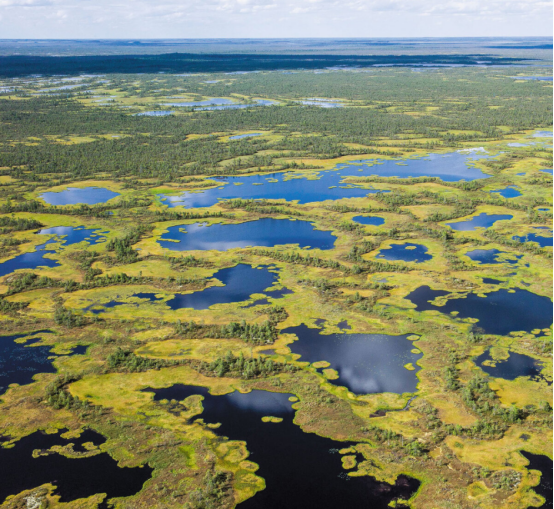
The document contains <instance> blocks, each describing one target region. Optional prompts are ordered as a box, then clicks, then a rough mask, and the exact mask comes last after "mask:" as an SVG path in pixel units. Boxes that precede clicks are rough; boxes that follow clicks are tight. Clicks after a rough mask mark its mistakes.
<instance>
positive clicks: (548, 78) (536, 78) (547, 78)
mask: <svg viewBox="0 0 554 509" xmlns="http://www.w3.org/2000/svg"><path fill="white" fill-rule="evenodd" d="M512 78H513V79H515V80H532V81H552V76H512Z"/></svg>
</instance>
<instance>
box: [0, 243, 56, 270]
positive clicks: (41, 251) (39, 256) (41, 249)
mask: <svg viewBox="0 0 554 509" xmlns="http://www.w3.org/2000/svg"><path fill="white" fill-rule="evenodd" d="M53 242H54V241H53V240H49V241H48V242H46V243H44V244H40V245H39V246H37V247H36V248H35V250H34V251H33V252H31V253H23V254H20V255H18V256H16V257H15V258H12V259H10V260H6V261H5V262H3V263H0V277H1V276H5V275H6V274H11V273H12V272H14V271H15V270H18V269H36V268H38V267H57V266H58V265H60V262H58V261H57V260H52V259H51V258H44V256H45V255H47V254H52V253H55V251H54V250H53V249H48V244H52V243H53Z"/></svg>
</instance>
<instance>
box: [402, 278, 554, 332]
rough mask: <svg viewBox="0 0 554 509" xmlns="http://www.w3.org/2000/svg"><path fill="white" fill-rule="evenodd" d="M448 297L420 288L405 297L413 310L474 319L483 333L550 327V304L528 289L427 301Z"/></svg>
mask: <svg viewBox="0 0 554 509" xmlns="http://www.w3.org/2000/svg"><path fill="white" fill-rule="evenodd" d="M449 294H450V292H447V291H444V290H432V289H431V288H429V287H428V286H420V287H419V288H417V289H416V290H414V291H413V292H412V293H410V294H409V295H407V296H406V297H405V298H406V299H408V300H409V301H411V302H412V303H414V304H415V305H416V311H430V310H434V311H439V312H441V313H448V314H449V313H452V312H453V311H457V312H458V314H457V315H456V318H477V319H478V320H479V321H478V322H477V324H476V325H477V326H478V327H480V328H481V329H483V330H484V332H485V333H486V334H499V335H506V334H509V333H510V332H512V331H525V332H531V331H532V330H533V329H547V328H548V327H550V325H552V301H551V300H550V299H549V298H548V297H543V296H541V295H537V294H535V293H531V292H529V291H527V290H521V289H519V288H517V289H515V290H513V291H508V290H505V289H501V290H497V291H495V292H491V293H487V294H486V295H487V296H486V297H485V298H483V297H479V296H477V295H476V294H474V293H469V294H468V295H467V297H465V298H457V299H448V300H447V301H446V304H445V305H444V306H436V305H435V304H431V303H430V302H429V301H432V300H434V299H436V298H437V297H443V296H445V295H449Z"/></svg>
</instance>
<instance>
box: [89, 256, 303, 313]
mask: <svg viewBox="0 0 554 509" xmlns="http://www.w3.org/2000/svg"><path fill="white" fill-rule="evenodd" d="M271 269H273V267H270V266H266V265H262V266H259V267H256V268H254V267H252V266H251V265H245V264H238V265H236V266H235V267H230V268H227V269H221V270H219V271H217V272H216V273H215V274H214V275H213V276H212V278H213V279H217V280H218V281H220V282H221V283H223V284H224V285H225V286H212V287H209V288H206V289H205V290H200V291H198V292H193V293H188V294H183V293H176V294H175V296H174V297H173V298H171V299H169V300H168V301H166V302H165V304H167V305H168V306H169V307H170V308H171V309H173V310H177V309H184V308H191V309H196V310H201V309H208V308H209V307H210V306H213V305H214V304H230V303H234V302H242V301H247V300H249V299H250V296H251V295H253V294H255V293H262V294H264V295H266V296H267V297H270V298H273V299H280V298H282V297H283V296H284V295H287V294H290V293H293V292H292V291H291V290H289V289H288V288H282V289H278V290H267V288H270V287H271V286H273V285H274V284H275V283H276V282H277V281H278V280H279V274H278V272H277V271H275V270H271ZM160 300H163V297H161V296H159V295H158V294H156V293H146V292H140V293H135V294H133V295H132V296H131V297H130V300H128V301H127V302H121V301H111V302H108V303H106V304H96V303H95V304H92V305H90V306H88V307H87V308H84V311H91V312H92V313H94V314H99V313H103V312H104V311H105V310H106V308H114V307H116V306H123V305H133V304H134V305H135V306H142V305H144V304H145V301H147V302H154V301H160ZM269 303H270V302H269V300H267V299H260V300H257V301H254V302H253V303H251V304H249V305H248V306H245V307H253V306H257V305H260V304H269Z"/></svg>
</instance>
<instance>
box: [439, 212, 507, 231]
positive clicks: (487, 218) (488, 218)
mask: <svg viewBox="0 0 554 509" xmlns="http://www.w3.org/2000/svg"><path fill="white" fill-rule="evenodd" d="M513 217H514V216H510V215H509V214H487V213H485V212H481V214H479V215H478V216H475V217H472V218H471V219H469V220H467V221H458V222H456V223H446V225H447V226H450V228H452V229H453V230H457V231H460V232H470V231H475V230H476V229H477V228H489V227H490V226H492V225H493V224H494V223H496V222H497V221H508V220H510V219H512V218H513Z"/></svg>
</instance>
